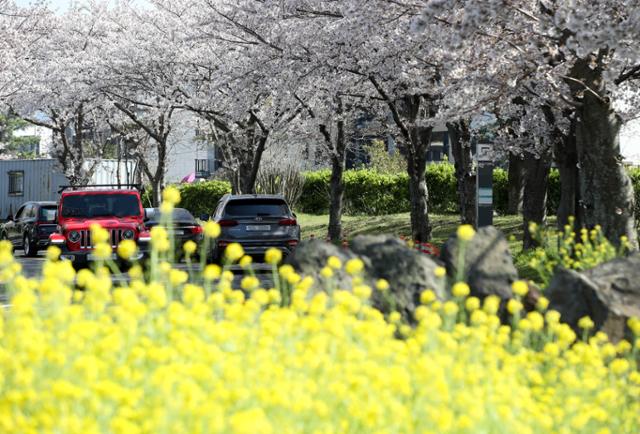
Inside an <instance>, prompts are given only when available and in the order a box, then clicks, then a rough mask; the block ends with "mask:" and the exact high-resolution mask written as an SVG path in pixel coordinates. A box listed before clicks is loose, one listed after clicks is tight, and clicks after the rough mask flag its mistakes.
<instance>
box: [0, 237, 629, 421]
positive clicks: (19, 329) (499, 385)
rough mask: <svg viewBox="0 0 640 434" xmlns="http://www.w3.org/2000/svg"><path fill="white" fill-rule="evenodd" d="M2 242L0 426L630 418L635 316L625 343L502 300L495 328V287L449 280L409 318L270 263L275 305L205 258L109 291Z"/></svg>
mask: <svg viewBox="0 0 640 434" xmlns="http://www.w3.org/2000/svg"><path fill="white" fill-rule="evenodd" d="M7 250H8V249H7V246H6V245H4V244H3V245H2V248H1V249H0V270H1V272H0V279H2V280H3V281H4V282H6V283H7V285H8V287H9V288H10V290H11V291H12V297H11V301H10V303H11V306H10V307H8V308H7V309H4V310H3V312H2V314H1V315H0V432H1V433H20V434H28V433H64V434H72V433H82V434H90V433H116V434H120V433H122V434H125V433H126V434H133V433H150V434H151V433H153V434H161V433H171V434H179V433H185V434H192V433H244V434H259V433H318V434H320V433H414V432H415V433H449V432H451V433H532V434H533V433H536V434H537V433H546V432H550V433H599V434H604V433H615V434H619V433H637V432H640V373H639V372H638V366H637V363H636V360H637V358H638V355H639V353H638V333H640V322H639V321H637V320H632V321H630V326H631V328H632V329H633V330H634V332H635V333H636V338H635V339H636V340H635V342H633V343H630V342H626V341H623V342H622V343H619V344H616V345H614V344H612V343H610V342H609V341H608V339H607V337H606V336H604V335H603V334H597V335H596V336H594V337H591V338H589V339H588V340H587V341H582V340H581V339H580V338H576V335H575V333H574V332H573V331H571V330H570V329H569V328H568V327H567V326H565V325H562V324H560V323H559V317H558V315H557V313H555V312H544V311H543V310H542V309H541V311H539V312H533V313H529V314H528V315H525V314H524V313H522V318H520V314H521V312H520V309H521V305H518V303H512V304H511V306H510V310H511V311H512V312H513V314H514V324H515V326H514V329H512V328H511V327H509V326H503V325H500V322H499V320H498V318H497V316H496V315H495V312H496V309H497V305H498V303H497V300H496V299H492V298H489V299H487V300H485V302H484V303H480V302H479V300H477V299H474V298H473V297H471V298H469V297H468V296H467V295H466V293H467V292H468V291H465V290H464V289H465V288H463V287H460V286H458V287H457V288H456V291H455V293H456V294H458V296H457V297H455V298H454V299H453V300H451V301H448V302H446V303H444V304H443V303H441V302H439V301H437V300H436V299H435V297H434V296H433V293H431V292H430V291H429V292H425V293H424V294H423V297H422V301H423V303H424V304H423V305H422V306H421V307H420V308H419V309H418V311H417V313H416V315H417V318H418V319H419V324H417V325H416V326H415V327H409V326H407V325H402V324H400V323H399V322H398V320H399V317H400V316H399V315H397V314H392V315H389V317H388V318H385V317H384V316H383V315H382V314H381V313H380V312H378V311H376V310H374V309H373V308H371V307H370V305H369V300H368V299H369V297H370V294H371V291H372V289H369V290H367V287H366V286H365V285H364V284H362V283H361V282H360V283H359V285H358V287H357V290H354V291H351V290H349V291H346V290H335V291H332V292H331V294H330V295H327V294H326V293H324V292H320V293H317V292H314V291H313V290H312V286H313V282H312V281H311V280H310V279H308V278H306V279H305V278H302V277H300V276H297V275H295V273H293V272H292V271H291V269H289V268H286V267H285V268H283V274H284V275H285V276H286V279H285V282H284V283H283V285H284V286H286V287H288V288H289V289H290V290H291V294H290V300H291V304H290V305H288V306H281V305H282V303H281V295H280V294H281V292H280V291H278V290H275V289H271V290H264V289H255V281H251V280H250V278H249V280H246V281H245V282H244V283H245V286H246V287H247V288H254V289H250V291H249V292H250V293H251V296H250V297H245V295H244V293H243V292H241V291H238V290H232V289H231V288H230V278H231V276H230V275H229V273H225V272H222V273H221V272H220V270H216V269H215V267H214V268H209V270H208V274H207V276H208V278H207V279H209V280H205V282H206V283H205V286H204V287H201V286H197V285H194V284H191V283H188V280H189V279H187V277H186V276H185V275H184V272H182V271H178V270H174V269H172V268H171V266H170V265H169V264H166V263H165V264H160V265H161V266H160V267H159V271H158V273H159V277H158V278H157V279H156V280H155V281H151V282H148V281H145V280H144V278H143V277H142V276H141V275H140V270H139V269H137V268H135V267H134V269H133V270H132V272H131V274H132V276H133V278H132V281H131V284H130V285H129V286H127V287H122V288H112V283H111V278H110V276H109V274H108V272H107V271H106V270H105V269H98V271H97V272H96V273H95V274H94V273H93V272H89V271H87V270H84V271H82V272H80V273H79V274H78V275H77V276H76V275H75V272H74V270H73V269H72V268H71V266H70V265H69V264H68V263H66V262H60V261H56V260H55V252H54V253H53V254H51V255H50V256H51V260H49V261H48V262H47V263H46V265H45V268H44V270H43V277H42V279H38V280H35V279H32V280H29V279H26V278H24V277H22V276H21V275H20V270H19V268H20V267H19V266H18V265H17V264H16V263H15V262H14V261H13V259H12V258H11V255H10V254H7ZM332 265H333V266H334V269H335V267H340V266H341V264H332ZM357 265H358V264H355V265H354V264H351V266H350V267H351V270H350V271H351V272H352V273H358V272H359V268H360V267H358V266H357ZM74 279H75V281H76V282H77V284H78V285H80V286H82V287H83V291H78V290H75V291H74V290H72V287H73V282H74ZM288 282H293V283H288ZM356 282H358V279H356ZM387 286H388V285H385V284H383V283H380V284H379V285H378V286H377V288H375V289H373V290H384V291H390V290H392V288H393V282H390V286H391V289H389V288H388V287H387ZM516 289H517V288H516ZM582 325H583V326H584V327H585V328H589V327H591V324H589V321H587V320H586V319H585V320H584V321H582Z"/></svg>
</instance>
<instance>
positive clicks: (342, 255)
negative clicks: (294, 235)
mask: <svg viewBox="0 0 640 434" xmlns="http://www.w3.org/2000/svg"><path fill="white" fill-rule="evenodd" d="M331 256H335V257H337V258H339V259H340V260H341V261H342V263H343V264H344V263H345V262H347V261H348V260H349V259H351V258H355V257H356V256H355V255H354V254H353V253H351V251H349V250H347V249H343V248H341V247H338V246H336V245H334V244H331V243H327V242H324V241H321V240H318V239H312V240H305V241H302V242H300V244H299V245H298V247H297V248H296V249H295V250H294V252H293V253H292V254H291V255H289V256H288V257H287V259H286V261H285V262H286V263H287V264H290V265H292V266H293V268H294V269H295V270H296V271H297V272H298V273H300V274H302V275H304V276H311V277H313V279H314V281H315V282H316V285H315V288H316V289H318V288H325V287H326V285H327V284H332V285H333V286H334V287H335V288H339V289H346V288H351V277H350V276H349V275H348V274H347V273H346V272H345V271H344V270H335V271H334V275H333V277H331V282H328V281H327V279H325V278H324V277H322V276H321V275H320V270H322V268H324V267H325V266H326V265H327V260H328V259H329V257H331Z"/></svg>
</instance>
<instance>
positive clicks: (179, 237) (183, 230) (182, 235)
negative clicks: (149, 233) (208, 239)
mask: <svg viewBox="0 0 640 434" xmlns="http://www.w3.org/2000/svg"><path fill="white" fill-rule="evenodd" d="M144 211H145V223H144V224H145V226H146V227H147V229H149V230H151V228H152V227H154V226H157V225H158V224H160V220H161V214H160V208H145V209H144ZM169 235H170V236H173V239H174V243H175V246H176V254H177V256H178V257H181V256H182V245H183V244H184V243H186V242H187V241H189V240H191V241H193V242H195V243H196V244H197V245H198V247H199V246H200V243H201V242H202V239H203V235H202V226H201V225H200V224H199V223H198V222H197V221H196V219H195V217H193V215H192V214H191V213H190V212H189V211H187V210H186V209H184V208H174V209H173V213H172V216H171V227H170V228H169Z"/></svg>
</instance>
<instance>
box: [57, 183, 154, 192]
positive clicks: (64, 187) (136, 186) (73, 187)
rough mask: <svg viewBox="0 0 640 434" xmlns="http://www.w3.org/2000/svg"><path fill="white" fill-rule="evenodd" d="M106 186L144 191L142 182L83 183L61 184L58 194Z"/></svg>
mask: <svg viewBox="0 0 640 434" xmlns="http://www.w3.org/2000/svg"><path fill="white" fill-rule="evenodd" d="M94 187H97V188H104V187H111V188H114V187H115V188H116V189H118V188H134V189H136V190H139V191H140V192H141V193H142V192H143V191H144V186H142V185H141V184H83V185H61V186H60V188H58V194H60V193H62V192H63V191H65V190H79V189H83V188H94Z"/></svg>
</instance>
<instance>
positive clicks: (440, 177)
mask: <svg viewBox="0 0 640 434" xmlns="http://www.w3.org/2000/svg"><path fill="white" fill-rule="evenodd" d="M426 179H427V188H428V189H429V211H430V212H434V213H438V214H449V213H456V212H458V209H459V207H458V186H457V182H456V171H455V167H454V166H453V164H451V163H448V162H441V163H434V164H429V165H428V166H427V173H426ZM407 190H408V187H407Z"/></svg>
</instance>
